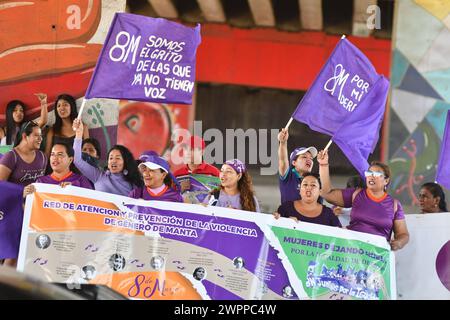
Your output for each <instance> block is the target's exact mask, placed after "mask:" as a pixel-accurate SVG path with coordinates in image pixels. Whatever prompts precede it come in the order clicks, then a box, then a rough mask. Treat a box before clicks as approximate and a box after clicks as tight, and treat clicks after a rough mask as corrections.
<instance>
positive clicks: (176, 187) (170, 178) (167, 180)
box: [159, 169, 180, 191]
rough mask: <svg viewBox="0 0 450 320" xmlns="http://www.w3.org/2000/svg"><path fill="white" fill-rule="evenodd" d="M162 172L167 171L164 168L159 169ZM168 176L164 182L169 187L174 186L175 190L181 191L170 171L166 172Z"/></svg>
mask: <svg viewBox="0 0 450 320" xmlns="http://www.w3.org/2000/svg"><path fill="white" fill-rule="evenodd" d="M159 170H160V171H161V173H164V172H165V171H164V170H163V169H159ZM166 173H167V174H166V177H165V178H164V184H165V185H166V186H168V187H169V188H172V189H173V190H176V191H180V189H179V188H178V186H177V183H176V182H175V181H173V179H172V176H171V175H170V173H169V172H166Z"/></svg>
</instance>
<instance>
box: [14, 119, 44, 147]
mask: <svg viewBox="0 0 450 320" xmlns="http://www.w3.org/2000/svg"><path fill="white" fill-rule="evenodd" d="M36 127H38V128H39V125H38V124H37V123H36V122H34V121H27V122H24V123H22V125H21V126H20V130H19V132H17V136H16V141H14V147H17V146H18V145H19V144H20V142H21V141H22V135H23V134H24V133H25V135H26V136H27V137H28V136H29V135H30V134H31V133H32V132H33V129H34V128H36Z"/></svg>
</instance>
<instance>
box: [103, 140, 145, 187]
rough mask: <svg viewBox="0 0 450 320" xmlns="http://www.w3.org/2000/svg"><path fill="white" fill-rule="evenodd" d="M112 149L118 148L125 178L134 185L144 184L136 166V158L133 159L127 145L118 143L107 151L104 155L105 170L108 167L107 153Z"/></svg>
mask: <svg viewBox="0 0 450 320" xmlns="http://www.w3.org/2000/svg"><path fill="white" fill-rule="evenodd" d="M113 150H118V151H119V152H120V154H121V155H122V158H123V170H124V171H125V170H127V174H124V177H125V180H126V181H128V182H129V183H131V184H132V185H134V186H136V187H142V186H143V185H144V183H143V181H142V178H141V175H140V174H139V170H138V166H137V163H136V160H134V157H133V155H132V154H131V152H130V150H128V148H127V147H125V146H122V145H120V144H116V145H115V146H113V147H112V148H111V149H109V151H108V155H107V157H106V161H107V162H106V163H107V164H106V168H105V169H106V170H107V169H108V162H109V154H110V153H111V151H113Z"/></svg>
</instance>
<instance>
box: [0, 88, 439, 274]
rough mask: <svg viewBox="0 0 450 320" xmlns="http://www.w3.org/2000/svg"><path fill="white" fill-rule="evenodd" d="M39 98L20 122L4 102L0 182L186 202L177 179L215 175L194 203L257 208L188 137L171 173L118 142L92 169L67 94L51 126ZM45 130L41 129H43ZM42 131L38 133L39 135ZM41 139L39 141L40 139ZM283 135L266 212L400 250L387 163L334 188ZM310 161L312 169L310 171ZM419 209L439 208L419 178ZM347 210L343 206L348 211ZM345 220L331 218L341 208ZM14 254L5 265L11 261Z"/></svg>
mask: <svg viewBox="0 0 450 320" xmlns="http://www.w3.org/2000/svg"><path fill="white" fill-rule="evenodd" d="M37 97H38V99H39V101H40V103H41V117H40V118H39V121H38V122H34V121H24V114H25V111H26V107H25V105H24V104H23V103H22V102H20V101H17V100H15V101H11V102H10V103H9V104H8V106H7V109H6V127H5V128H3V129H0V139H1V140H0V141H1V143H2V144H12V145H13V146H14V147H13V149H12V150H11V151H9V152H7V153H6V154H5V155H4V156H3V157H2V158H1V159H0V180H6V181H9V182H12V183H16V184H19V185H21V186H23V187H24V192H23V195H24V197H26V195H28V194H30V193H32V192H34V191H35V188H34V186H33V183H34V182H39V183H48V184H55V185H60V186H61V187H64V186H66V185H73V186H77V187H81V188H88V189H95V190H99V191H103V192H108V193H112V194H118V195H123V196H129V197H132V198H137V199H139V198H141V199H144V200H161V201H172V202H191V203H192V201H191V200H189V199H191V198H188V197H183V195H184V194H185V193H186V192H189V191H190V189H191V185H190V183H189V180H183V181H181V180H180V179H179V178H180V177H182V176H183V177H185V176H186V175H192V174H202V175H209V176H214V177H218V178H219V179H220V185H219V187H218V188H217V189H214V190H212V191H211V192H210V193H209V194H208V195H207V196H206V197H205V198H204V200H202V201H201V203H200V204H202V205H205V206H206V205H210V206H221V207H228V208H233V209H240V210H246V211H253V212H260V206H259V202H258V199H257V198H256V196H255V192H254V190H253V185H252V179H251V176H250V174H249V172H248V170H247V167H246V165H245V163H243V162H242V161H240V160H239V159H230V160H228V161H226V162H225V163H224V164H223V165H222V166H221V169H220V170H219V169H217V168H216V167H214V166H212V165H210V164H207V163H205V162H204V161H203V157H202V155H203V151H204V148H205V142H204V141H203V140H202V139H201V138H200V137H196V136H192V137H191V139H190V141H189V143H187V144H184V145H183V155H184V160H185V165H184V167H182V168H181V169H179V170H177V171H175V172H174V173H172V172H171V169H170V166H169V163H168V162H167V161H166V160H165V159H163V158H162V157H160V155H158V154H157V153H156V152H154V151H145V152H142V154H141V155H140V157H139V158H138V159H134V157H133V155H132V153H131V152H130V151H129V150H128V148H126V147H125V146H122V145H115V146H113V147H112V148H111V149H110V150H108V151H107V156H106V159H107V164H106V167H104V168H101V167H100V166H99V159H100V156H101V153H102V152H104V150H101V146H100V144H99V143H98V141H97V140H95V139H92V138H89V133H88V130H87V126H85V125H83V123H82V122H81V121H80V120H79V119H77V116H78V114H77V109H76V104H75V99H74V98H73V97H71V96H70V95H67V94H63V95H60V96H59V97H58V98H57V99H56V101H55V124H54V125H53V127H51V128H48V127H45V125H46V123H47V113H48V111H47V97H46V95H45V94H37ZM44 128H45V129H44ZM43 130H45V131H46V133H45V134H44V135H43ZM43 137H45V142H43ZM288 137H289V134H288V132H287V130H286V129H282V130H281V132H280V133H279V135H278V140H279V147H278V157H279V178H278V179H279V189H280V194H281V202H280V206H279V207H278V210H277V211H276V212H274V213H273V215H274V217H275V218H276V219H278V218H279V217H287V218H292V219H294V220H296V221H303V222H308V223H316V224H322V225H328V226H334V227H340V228H347V229H350V230H354V231H359V232H365V233H371V234H375V235H380V236H382V237H385V238H386V240H387V241H388V242H389V243H390V245H391V248H392V250H398V249H401V248H402V247H404V246H405V245H406V244H407V242H408V240H409V234H408V230H407V226H406V223H405V215H404V212H403V209H402V205H401V203H400V202H399V201H398V200H396V199H394V198H393V197H392V196H391V195H389V194H388V192H387V189H388V186H389V183H390V181H391V172H390V170H389V167H388V166H387V165H386V164H384V163H381V162H372V164H371V165H370V167H369V168H368V170H367V171H365V173H364V176H365V177H364V178H365V179H361V178H356V179H355V178H353V179H352V180H351V181H350V183H349V184H348V187H347V188H345V189H334V188H333V187H332V186H331V182H330V173H329V156H328V152H327V151H326V150H321V151H320V152H318V151H317V149H316V148H315V147H312V146H311V147H299V148H296V149H294V151H292V152H291V153H290V155H289V156H288V150H287V140H288ZM314 159H317V160H316V161H317V163H318V165H319V174H315V173H312V170H313V167H314ZM418 197H419V201H420V207H421V211H422V212H423V213H433V212H445V211H447V208H446V202H445V195H444V192H443V190H442V188H441V187H440V186H439V185H438V184H436V183H425V184H424V185H423V186H422V187H421V189H420V193H419V196H418ZM349 208H351V209H349ZM349 211H350V213H349V217H350V219H349V223H348V225H346V224H345V225H344V226H343V225H342V223H341V221H340V220H339V217H338V216H339V215H341V214H342V212H349ZM14 258H15V257H11V259H6V260H5V264H11V265H14V263H15V259H14Z"/></svg>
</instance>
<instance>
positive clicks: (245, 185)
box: [210, 171, 256, 212]
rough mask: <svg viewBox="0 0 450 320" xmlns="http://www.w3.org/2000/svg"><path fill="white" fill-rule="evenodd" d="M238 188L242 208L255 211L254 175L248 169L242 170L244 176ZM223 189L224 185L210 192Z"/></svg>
mask: <svg viewBox="0 0 450 320" xmlns="http://www.w3.org/2000/svg"><path fill="white" fill-rule="evenodd" d="M237 188H238V190H239V193H240V197H239V198H240V204H241V207H242V210H246V211H253V212H255V211H256V203H255V191H253V183H252V177H251V176H250V175H249V174H248V173H247V171H244V172H242V176H241V178H240V179H239V181H238V183H237ZM222 189H223V187H222V186H219V187H218V188H216V189H214V190H212V191H210V194H214V193H216V192H220V190H222Z"/></svg>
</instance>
